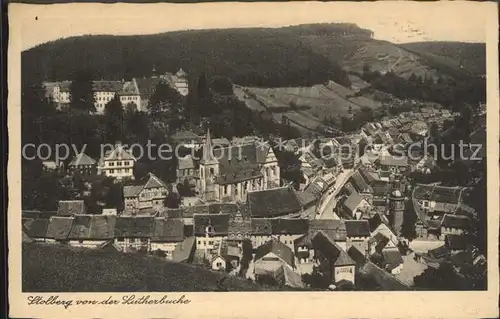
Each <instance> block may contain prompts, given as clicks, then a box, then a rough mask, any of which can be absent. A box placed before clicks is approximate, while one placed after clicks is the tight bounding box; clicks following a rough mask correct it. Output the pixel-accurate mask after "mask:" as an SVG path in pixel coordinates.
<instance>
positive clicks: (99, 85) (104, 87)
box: [92, 81, 124, 93]
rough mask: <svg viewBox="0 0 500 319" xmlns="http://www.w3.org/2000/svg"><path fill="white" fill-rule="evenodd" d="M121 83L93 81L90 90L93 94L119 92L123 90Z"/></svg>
mask: <svg viewBox="0 0 500 319" xmlns="http://www.w3.org/2000/svg"><path fill="white" fill-rule="evenodd" d="M123 84H124V83H123V82H121V81H93V82H92V89H93V90H94V91H95V92H114V93H118V92H121V91H122V89H123Z"/></svg>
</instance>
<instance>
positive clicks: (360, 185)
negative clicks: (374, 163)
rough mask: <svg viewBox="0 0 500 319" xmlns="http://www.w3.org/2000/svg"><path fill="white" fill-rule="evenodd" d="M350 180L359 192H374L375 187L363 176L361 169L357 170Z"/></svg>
mask: <svg viewBox="0 0 500 319" xmlns="http://www.w3.org/2000/svg"><path fill="white" fill-rule="evenodd" d="M349 180H350V182H351V183H352V184H353V186H354V188H355V189H356V191H357V192H359V193H373V188H372V187H371V186H370V185H369V184H368V182H367V181H366V180H365V179H364V178H363V176H362V175H361V173H360V172H359V171H355V172H354V173H353V174H352V175H351V177H350V179H349Z"/></svg>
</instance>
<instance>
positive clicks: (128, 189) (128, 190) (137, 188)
mask: <svg viewBox="0 0 500 319" xmlns="http://www.w3.org/2000/svg"><path fill="white" fill-rule="evenodd" d="M143 188H144V185H125V186H123V197H124V198H131V197H137V196H139V193H140V192H141V191H142V190H143Z"/></svg>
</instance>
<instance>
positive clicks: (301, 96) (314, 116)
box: [234, 81, 381, 130]
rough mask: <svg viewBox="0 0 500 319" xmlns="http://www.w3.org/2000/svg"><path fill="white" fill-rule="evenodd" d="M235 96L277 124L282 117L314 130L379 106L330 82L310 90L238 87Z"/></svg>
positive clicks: (300, 88) (308, 88)
mask: <svg viewBox="0 0 500 319" xmlns="http://www.w3.org/2000/svg"><path fill="white" fill-rule="evenodd" d="M234 91H235V95H236V96H237V97H238V98H240V100H242V101H245V103H246V105H247V106H248V107H249V108H251V109H259V110H260V107H262V106H264V105H265V109H267V110H268V111H269V112H271V113H272V114H273V117H274V118H275V119H276V120H277V121H280V122H281V120H282V118H283V116H284V115H285V116H286V117H288V118H289V119H290V120H292V121H294V122H296V123H299V124H301V125H303V126H305V127H308V128H310V129H312V130H315V129H316V128H317V127H318V126H320V125H321V123H322V121H323V120H325V119H327V118H338V117H342V116H345V115H347V114H348V112H349V109H351V110H352V111H353V112H356V111H358V110H360V109H361V108H362V107H369V108H372V109H377V108H379V107H380V106H381V104H380V103H379V102H376V101H374V100H371V99H368V98H366V97H364V96H354V95H355V92H354V91H353V90H351V89H349V88H346V87H344V86H342V85H339V84H337V83H335V82H333V81H329V82H328V83H327V84H326V85H314V86H311V87H281V88H256V87H237V86H235V89H234Z"/></svg>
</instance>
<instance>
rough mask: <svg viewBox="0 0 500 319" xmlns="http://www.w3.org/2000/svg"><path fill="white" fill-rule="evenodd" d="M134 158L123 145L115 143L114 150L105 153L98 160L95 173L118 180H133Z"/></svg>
mask: <svg viewBox="0 0 500 319" xmlns="http://www.w3.org/2000/svg"><path fill="white" fill-rule="evenodd" d="M136 161H137V160H136V158H135V157H134V155H133V154H132V152H131V151H130V150H128V149H126V147H125V145H122V144H121V143H120V142H117V143H116V145H115V148H114V149H113V150H111V151H108V152H106V153H105V155H104V156H103V158H101V159H100V161H99V165H98V167H97V171H98V173H100V174H103V175H105V176H109V177H114V178H116V179H118V180H122V179H134V166H135V162H136Z"/></svg>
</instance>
